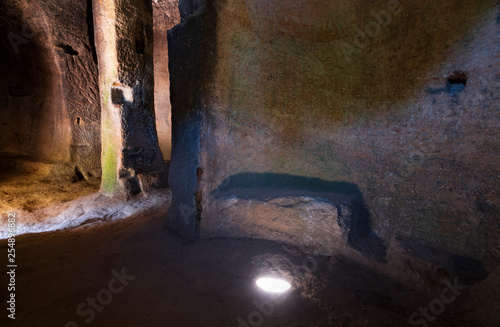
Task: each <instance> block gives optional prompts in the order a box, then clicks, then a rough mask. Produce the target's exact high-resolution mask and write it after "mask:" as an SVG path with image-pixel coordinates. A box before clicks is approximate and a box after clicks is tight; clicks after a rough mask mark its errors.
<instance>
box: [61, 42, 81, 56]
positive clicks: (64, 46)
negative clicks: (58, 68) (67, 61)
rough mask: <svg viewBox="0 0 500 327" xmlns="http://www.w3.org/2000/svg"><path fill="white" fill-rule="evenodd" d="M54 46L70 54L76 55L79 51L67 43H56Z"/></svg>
mask: <svg viewBox="0 0 500 327" xmlns="http://www.w3.org/2000/svg"><path fill="white" fill-rule="evenodd" d="M56 47H58V48H59V49H61V50H62V51H63V52H64V53H66V54H69V55H71V56H78V55H79V54H80V53H79V52H78V51H77V50H76V49H75V48H73V47H72V46H71V45H69V44H57V45H56Z"/></svg>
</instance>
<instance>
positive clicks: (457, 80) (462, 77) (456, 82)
mask: <svg viewBox="0 0 500 327" xmlns="http://www.w3.org/2000/svg"><path fill="white" fill-rule="evenodd" d="M466 85H467V75H466V74H465V73H464V72H454V73H453V74H452V75H451V76H450V77H448V81H447V82H446V91H447V92H448V93H450V94H457V93H460V92H462V91H463V89H464V88H465V86H466Z"/></svg>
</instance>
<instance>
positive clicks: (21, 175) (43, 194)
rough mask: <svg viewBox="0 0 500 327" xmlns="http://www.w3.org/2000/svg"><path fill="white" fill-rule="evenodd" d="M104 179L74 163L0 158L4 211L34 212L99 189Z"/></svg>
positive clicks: (0, 205) (0, 201)
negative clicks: (79, 167)
mask: <svg viewBox="0 0 500 327" xmlns="http://www.w3.org/2000/svg"><path fill="white" fill-rule="evenodd" d="M99 185H100V180H99V178H98V177H96V176H94V178H92V177H90V178H89V177H88V176H87V178H85V177H84V176H83V175H82V174H80V173H79V172H78V171H76V170H75V168H74V167H68V166H63V165H56V164H51V163H42V162H35V161H31V160H28V159H26V158H0V212H7V211H10V210H17V211H26V212H34V211H36V210H40V209H44V208H47V207H50V206H52V205H56V204H61V203H66V202H68V201H71V200H74V199H76V198H79V197H82V196H86V195H89V194H92V193H96V192H97V191H99Z"/></svg>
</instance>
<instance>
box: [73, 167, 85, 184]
mask: <svg viewBox="0 0 500 327" xmlns="http://www.w3.org/2000/svg"><path fill="white" fill-rule="evenodd" d="M85 179H86V178H85V176H84V175H83V173H82V171H81V170H80V168H78V166H76V167H75V175H74V176H73V183H76V182H80V181H83V180H85Z"/></svg>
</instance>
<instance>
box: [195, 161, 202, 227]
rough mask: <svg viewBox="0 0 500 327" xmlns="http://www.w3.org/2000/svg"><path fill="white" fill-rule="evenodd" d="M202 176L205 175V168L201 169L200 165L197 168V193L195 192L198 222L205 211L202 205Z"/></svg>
mask: <svg viewBox="0 0 500 327" xmlns="http://www.w3.org/2000/svg"><path fill="white" fill-rule="evenodd" d="M202 176H203V169H201V168H200V167H198V168H197V169H196V178H197V181H196V194H195V198H196V221H197V222H199V221H201V213H202V212H203V207H202V204H201V202H202V201H203V193H202V191H201V179H202Z"/></svg>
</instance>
